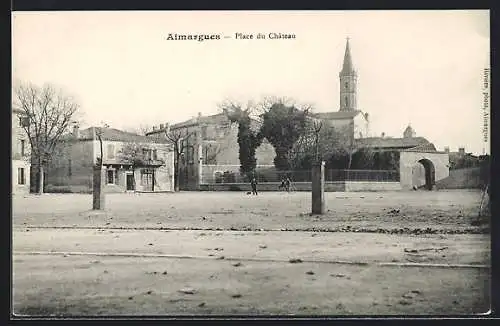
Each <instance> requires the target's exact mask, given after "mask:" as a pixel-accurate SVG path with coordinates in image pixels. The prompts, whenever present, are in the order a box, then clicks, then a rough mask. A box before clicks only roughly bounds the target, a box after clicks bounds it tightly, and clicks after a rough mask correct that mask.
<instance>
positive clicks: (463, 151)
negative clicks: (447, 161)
mask: <svg viewBox="0 0 500 326" xmlns="http://www.w3.org/2000/svg"><path fill="white" fill-rule="evenodd" d="M458 154H459V155H461V156H463V155H465V148H464V147H459V148H458Z"/></svg>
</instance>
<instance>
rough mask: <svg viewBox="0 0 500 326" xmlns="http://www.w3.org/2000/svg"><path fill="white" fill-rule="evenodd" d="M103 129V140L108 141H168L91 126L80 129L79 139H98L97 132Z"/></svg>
mask: <svg viewBox="0 0 500 326" xmlns="http://www.w3.org/2000/svg"><path fill="white" fill-rule="evenodd" d="M99 130H101V131H102V136H101V138H102V140H107V141H122V142H137V143H168V141H167V140H165V139H161V138H152V137H146V136H141V135H138V134H134V133H131V132H127V131H122V130H118V129H115V128H101V127H90V128H87V129H83V130H80V135H79V137H78V139H79V140H95V139H97V136H96V132H98V131H99Z"/></svg>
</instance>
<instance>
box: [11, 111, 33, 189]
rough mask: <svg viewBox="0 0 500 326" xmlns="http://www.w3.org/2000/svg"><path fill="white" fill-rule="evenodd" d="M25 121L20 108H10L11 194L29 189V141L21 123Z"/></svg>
mask: <svg viewBox="0 0 500 326" xmlns="http://www.w3.org/2000/svg"><path fill="white" fill-rule="evenodd" d="M25 123H27V120H26V117H25V115H24V113H23V111H22V110H18V109H13V110H12V144H11V146H12V147H11V160H12V174H11V176H12V185H11V186H12V194H13V195H15V194H28V193H29V191H30V168H31V164H30V160H31V158H30V142H29V139H28V135H27V134H26V132H25V130H24V128H23V125H24V124H25Z"/></svg>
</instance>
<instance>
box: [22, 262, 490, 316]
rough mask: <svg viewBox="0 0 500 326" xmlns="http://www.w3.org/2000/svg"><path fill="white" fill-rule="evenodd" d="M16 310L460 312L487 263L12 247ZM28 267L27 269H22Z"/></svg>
mask: <svg viewBox="0 0 500 326" xmlns="http://www.w3.org/2000/svg"><path fill="white" fill-rule="evenodd" d="M14 263H15V265H16V266H17V267H16V271H17V270H22V271H24V272H16V271H15V272H14V312H15V313H16V314H18V315H29V316H37V315H42V316H50V315H63V316H88V315H119V316H127V315H128V316H130V315H182V314H183V315H197V314H205V315H210V314H216V315H221V314H224V315H235V314H250V315H262V314H264V315H270V314H279V315H289V314H295V315H315V316H318V315H333V316H335V315H337V316H338V315H405V316H407V315H423V314H424V315H464V314H478V313H485V312H487V311H488V309H489V305H488V302H489V292H488V289H489V270H484V269H439V268H416V267H412V268H394V267H378V266H352V265H332V264H321V263H307V262H303V263H295V264H292V263H282V262H281V263H280V262H248V261H241V262H235V261H227V260H215V259H214V260H197V259H161V258H142V259H137V258H123V257H120V258H116V257H112V258H109V257H108V258H107V257H91V256H88V257H87V256H85V257H82V256H79V257H72V256H62V255H57V256H30V255H16V256H15V260H14ZM26 271H30V272H29V273H26Z"/></svg>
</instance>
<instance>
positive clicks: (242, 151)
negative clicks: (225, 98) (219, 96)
mask: <svg viewBox="0 0 500 326" xmlns="http://www.w3.org/2000/svg"><path fill="white" fill-rule="evenodd" d="M221 106H222V109H223V110H224V112H225V113H226V115H227V117H228V119H229V121H231V122H233V123H237V124H238V145H239V159H240V171H241V173H242V174H245V175H249V174H250V173H253V172H254V171H255V168H256V167H257V158H256V157H255V152H256V150H257V148H258V147H259V146H260V145H261V144H262V140H263V137H262V134H261V133H260V132H259V131H258V130H255V129H256V128H254V125H255V122H254V121H252V118H251V116H250V115H251V113H252V111H253V110H254V109H255V107H254V106H253V105H252V104H251V103H249V104H248V106H247V108H246V109H243V108H242V106H241V105H240V104H237V103H232V102H227V103H225V104H222V105H221Z"/></svg>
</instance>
